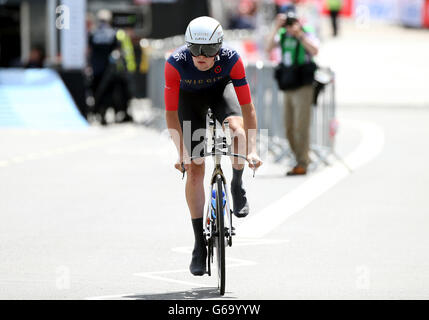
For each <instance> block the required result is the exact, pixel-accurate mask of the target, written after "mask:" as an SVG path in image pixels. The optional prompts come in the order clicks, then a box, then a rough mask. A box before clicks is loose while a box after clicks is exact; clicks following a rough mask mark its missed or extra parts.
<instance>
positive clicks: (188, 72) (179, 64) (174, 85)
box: [164, 46, 252, 111]
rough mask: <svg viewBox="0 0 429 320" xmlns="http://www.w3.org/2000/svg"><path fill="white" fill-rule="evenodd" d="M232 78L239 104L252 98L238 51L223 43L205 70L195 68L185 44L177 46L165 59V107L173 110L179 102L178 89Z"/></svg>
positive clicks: (193, 89) (199, 87)
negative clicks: (215, 57) (210, 66)
mask: <svg viewBox="0 0 429 320" xmlns="http://www.w3.org/2000/svg"><path fill="white" fill-rule="evenodd" d="M229 79H230V80H231V81H232V84H233V85H234V89H235V92H236V94H237V98H238V101H239V103H240V105H244V104H248V103H250V102H251V101H252V98H251V95H250V88H249V85H248V83H247V80H246V73H245V70H244V65H243V61H242V60H241V58H240V56H239V55H238V53H237V51H235V50H233V49H230V48H228V47H222V48H221V49H220V52H219V59H215V64H214V66H213V67H212V68H211V69H209V70H207V71H200V70H198V69H197V68H196V67H195V66H194V63H193V61H192V55H191V53H190V52H189V50H188V49H187V48H186V46H182V47H180V48H179V49H177V50H176V51H175V52H174V53H173V54H172V55H171V56H170V57H169V58H168V60H167V62H166V63H165V89H164V98H165V109H166V110H169V111H174V110H177V109H178V106H179V91H180V90H184V91H189V92H196V91H199V90H202V89H208V88H210V87H214V86H216V84H217V83H221V82H225V81H226V80H229Z"/></svg>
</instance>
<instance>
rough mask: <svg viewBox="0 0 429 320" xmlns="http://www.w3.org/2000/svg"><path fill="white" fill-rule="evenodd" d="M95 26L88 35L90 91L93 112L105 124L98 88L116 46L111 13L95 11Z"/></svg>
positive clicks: (103, 107)
mask: <svg viewBox="0 0 429 320" xmlns="http://www.w3.org/2000/svg"><path fill="white" fill-rule="evenodd" d="M97 20H98V21H97V22H98V24H97V27H96V28H95V30H94V32H92V33H91V34H90V37H89V63H90V65H91V68H92V74H93V81H92V86H91V87H92V92H93V95H94V98H95V105H94V109H95V112H96V113H98V114H99V115H101V123H102V124H106V120H105V113H106V107H105V106H104V105H103V101H101V100H102V98H103V97H102V96H103V95H102V94H100V92H99V90H100V89H103V88H102V86H101V87H100V84H101V83H102V80H103V77H104V76H105V74H106V71H107V69H108V66H109V59H110V55H111V53H112V51H113V50H115V49H116V48H117V47H118V43H117V39H116V31H115V30H114V29H113V28H112V26H111V21H112V13H111V12H110V11H108V10H105V9H103V10H100V11H98V12H97Z"/></svg>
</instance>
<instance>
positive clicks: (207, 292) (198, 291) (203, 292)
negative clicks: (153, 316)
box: [123, 287, 234, 300]
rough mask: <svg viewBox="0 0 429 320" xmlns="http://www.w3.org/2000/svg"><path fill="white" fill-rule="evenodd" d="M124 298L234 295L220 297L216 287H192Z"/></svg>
mask: <svg viewBox="0 0 429 320" xmlns="http://www.w3.org/2000/svg"><path fill="white" fill-rule="evenodd" d="M123 298H126V299H137V300H201V299H214V298H222V299H234V297H225V296H223V297H221V296H220V295H219V290H218V288H215V287H213V288H194V289H191V290H187V291H178V292H166V293H155V294H134V295H127V296H123Z"/></svg>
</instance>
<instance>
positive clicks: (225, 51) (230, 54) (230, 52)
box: [221, 48, 237, 59]
mask: <svg viewBox="0 0 429 320" xmlns="http://www.w3.org/2000/svg"><path fill="white" fill-rule="evenodd" d="M236 54H237V52H236V51H234V50H231V49H228V48H222V53H221V55H222V56H223V57H228V59H231V58H232V57H233V56H235V55H236Z"/></svg>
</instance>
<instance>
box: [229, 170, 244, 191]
mask: <svg viewBox="0 0 429 320" xmlns="http://www.w3.org/2000/svg"><path fill="white" fill-rule="evenodd" d="M243 171H244V168H243V169H241V170H237V169H234V168H232V180H231V187H241V185H242V183H243V181H242V177H243Z"/></svg>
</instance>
